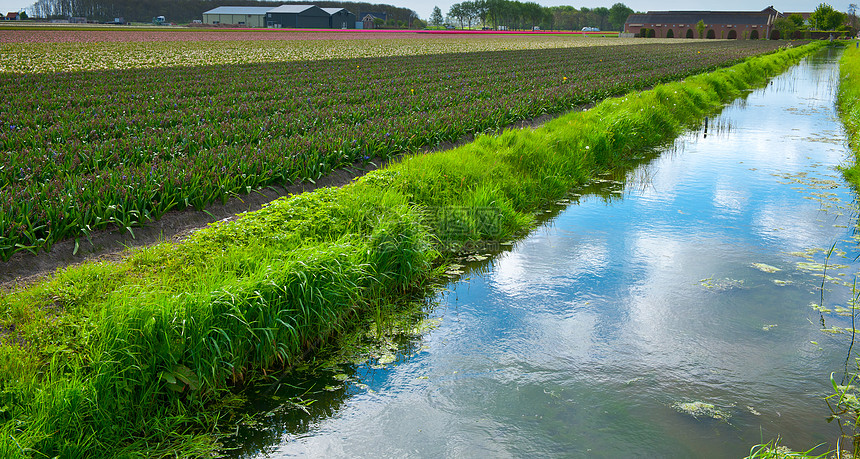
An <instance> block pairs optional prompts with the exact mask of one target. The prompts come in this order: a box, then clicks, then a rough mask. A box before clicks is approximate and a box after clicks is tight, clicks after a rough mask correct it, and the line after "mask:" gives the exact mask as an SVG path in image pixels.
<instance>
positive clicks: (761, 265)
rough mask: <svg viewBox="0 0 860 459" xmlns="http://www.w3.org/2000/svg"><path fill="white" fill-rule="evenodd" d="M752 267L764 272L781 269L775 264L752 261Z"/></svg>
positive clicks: (773, 271)
mask: <svg viewBox="0 0 860 459" xmlns="http://www.w3.org/2000/svg"><path fill="white" fill-rule="evenodd" d="M752 267H753V268H755V269H757V270H759V271H762V272H766V273H775V272H777V271H782V270H781V269H779V268H777V267H776V266H771V265H768V264H764V263H753V264H752Z"/></svg>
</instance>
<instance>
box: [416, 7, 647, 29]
mask: <svg viewBox="0 0 860 459" xmlns="http://www.w3.org/2000/svg"><path fill="white" fill-rule="evenodd" d="M632 13H633V10H632V9H630V8H629V7H627V6H626V5H625V4H623V3H616V4H614V5H612V7H610V8H606V7H602V6H601V7H597V8H586V7H582V8H580V9H576V8H574V7H572V6H551V7H545V6H541V5H539V4H537V3H534V2H519V1H516V0H473V1H465V2H461V3H455V4H454V5H451V8H450V9H449V10H448V14H447V18H446V17H443V15H442V10H441V9H439V7H438V6H437V7H435V8H434V9H433V13H432V14H431V15H430V19H429V23H430V24H431V25H434V26H443V25H455V26H459V27H460V28H472V27H473V26H474V25H482V26H484V27H492V28H498V27H506V28H508V29H511V30H514V29H531V28H532V27H540V28H541V29H545V30H581V29H582V28H583V27H597V28H599V29H600V30H618V31H621V30H623V29H624V22H625V21H626V20H627V16H629V15H630V14H632Z"/></svg>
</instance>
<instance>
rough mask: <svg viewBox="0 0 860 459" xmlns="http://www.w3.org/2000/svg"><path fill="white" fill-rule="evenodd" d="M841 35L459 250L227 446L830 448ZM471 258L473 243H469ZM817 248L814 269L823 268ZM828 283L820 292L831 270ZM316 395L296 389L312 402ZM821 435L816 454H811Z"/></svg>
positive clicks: (285, 449) (838, 300) (648, 451)
mask: <svg viewBox="0 0 860 459" xmlns="http://www.w3.org/2000/svg"><path fill="white" fill-rule="evenodd" d="M837 81H838V63H837V53H836V52H835V51H834V50H832V49H828V50H825V51H823V52H822V53H820V54H816V55H814V56H812V57H810V58H807V59H806V60H804V61H803V62H802V63H800V64H799V65H797V66H795V67H794V68H792V69H790V70H789V71H788V72H786V73H785V74H783V75H781V76H779V77H777V78H775V79H774V80H772V82H771V83H770V84H769V85H768V86H767V87H766V88H762V89H759V90H756V91H753V92H751V93H749V94H748V95H747V97H745V98H742V99H739V100H737V101H736V102H734V103H733V104H731V105H730V106H728V107H726V108H725V109H724V110H723V111H722V112H721V113H720V114H719V115H717V116H713V117H711V119H710V120H708V123H707V129H706V128H705V126H703V127H702V129H700V130H698V131H692V132H689V133H688V134H686V135H684V136H682V137H681V138H679V139H677V140H676V141H675V142H674V144H672V145H670V146H668V147H667V148H666V149H664V150H663V151H660V152H656V154H649V155H646V156H645V157H644V159H643V163H642V165H640V166H639V167H637V168H635V169H634V170H630V171H619V172H618V173H617V174H616V175H614V176H613V175H609V176H603V177H600V179H599V180H597V181H596V182H595V183H593V184H591V185H589V186H588V187H585V188H583V189H581V190H573V191H572V193H571V195H570V197H569V199H570V202H571V203H570V204H569V205H564V206H558V207H557V208H554V209H550V210H549V211H548V212H547V214H546V216H547V220H546V222H545V223H544V224H543V225H542V226H541V227H540V228H538V229H536V230H534V231H533V232H532V233H531V234H530V235H529V236H528V237H527V238H525V239H523V240H520V241H516V242H515V243H514V244H513V246H511V247H510V249H509V250H506V251H503V252H501V253H498V254H495V255H494V256H492V257H489V258H488V259H486V260H476V261H473V262H471V263H466V266H465V267H464V268H463V271H464V272H463V274H462V275H460V276H459V277H458V278H457V279H456V280H455V281H452V283H451V284H449V285H448V286H447V288H446V290H445V291H442V292H440V293H439V294H438V295H437V297H436V298H434V299H433V301H431V305H432V309H431V312H430V318H429V319H428V320H427V321H425V325H427V324H429V325H427V326H424V327H423V328H421V327H420V328H421V329H420V333H418V334H417V335H415V336H413V337H412V338H409V339H405V340H403V341H402V342H400V343H399V346H398V347H391V348H389V352H388V353H383V354H382V355H377V356H376V357H374V358H371V359H369V360H367V359H365V361H361V360H358V361H356V362H354V363H351V364H344V365H340V366H338V367H335V368H332V369H331V370H330V372H328V373H326V374H324V375H322V376H319V375H318V376H319V377H318V378H317V379H316V380H314V381H313V383H307V382H301V381H286V382H285V383H284V386H285V387H289V386H292V388H291V390H292V392H290V391H286V392H284V394H283V395H282V396H275V397H274V402H272V401H271V400H270V401H269V402H268V403H269V405H265V406H263V405H260V406H261V407H262V408H261V409H265V410H268V415H267V416H265V417H264V420H263V421H261V422H258V423H252V424H250V425H246V426H244V427H243V428H242V429H241V432H240V439H241V446H240V448H239V449H238V450H233V451H232V454H233V455H234V456H237V457H287V456H303V457H304V456H311V457H338V456H340V457H343V456H349V457H528V456H540V457H547V456H563V457H615V458H617V457H743V456H745V455H746V454H748V453H749V450H750V447H751V446H752V445H755V444H757V443H760V442H762V441H763V440H764V441H767V440H770V439H773V438H776V437H777V436H780V437H781V438H782V440H781V443H782V444H784V445H787V446H789V447H791V448H793V449H796V450H805V449H808V448H811V447H812V446H815V445H817V444H820V443H825V444H828V445H832V444H833V443H834V442H835V439H836V438H837V435H838V432H839V431H838V427H837V426H836V425H835V423H827V422H825V419H826V417H827V416H828V415H829V414H830V411H829V409H828V407H827V405H826V403H825V402H824V400H823V398H824V397H825V396H827V395H828V394H830V393H831V392H832V388H831V387H830V374H831V373H834V377H835V378H836V380H837V381H841V380H842V378H843V376H844V374H845V370H846V368H848V370H851V369H852V368H853V369H856V366H855V365H854V363H853V356H852V357H851V359H850V360H851V361H850V362H849V363H848V365H847V366H846V357H847V353H848V346H849V343H850V340H851V336H850V334H847V333H845V332H844V330H843V329H845V328H850V327H851V314H852V310H851V309H850V304H851V299H852V286H853V283H854V280H855V276H856V273H857V272H858V267H860V264H858V262H856V261H855V257H856V256H857V255H858V253H860V252H858V250H857V240H856V239H855V226H856V222H855V219H856V215H855V213H856V212H855V209H856V206H857V204H856V202H855V196H854V194H853V193H852V191H851V190H850V189H849V188H848V186H847V185H846V183H845V182H844V181H843V180H842V178H841V175H840V173H839V171H838V170H836V167H837V166H838V165H840V164H843V163H844V162H846V161H847V160H848V157H849V152H848V150H847V147H846V146H845V139H844V137H843V133H842V130H841V126H840V124H839V122H838V120H837V115H836V113H835V109H834V98H835V92H836V89H837ZM478 258H479V259H480V258H483V257H478ZM825 265H826V272H825ZM822 287H823V288H822ZM311 399H313V400H315V402H314V403H313V404H310V405H309V406H307V407H304V406H301V405H302V403H303V401H304V400H311ZM822 452H823V450H822Z"/></svg>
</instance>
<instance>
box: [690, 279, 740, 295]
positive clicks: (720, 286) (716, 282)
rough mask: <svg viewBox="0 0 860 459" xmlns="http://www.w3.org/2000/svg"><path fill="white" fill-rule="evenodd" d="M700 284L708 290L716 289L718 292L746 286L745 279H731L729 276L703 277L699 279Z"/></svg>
mask: <svg viewBox="0 0 860 459" xmlns="http://www.w3.org/2000/svg"><path fill="white" fill-rule="evenodd" d="M699 284H700V285H701V286H702V287H705V288H706V289H708V290H714V291H717V292H722V291H727V290H732V289H740V288H744V287H745V285H744V281H743V280H738V279H731V278H728V277H727V278H723V279H714V278H713V277H709V278H706V279H701V280H700V281H699Z"/></svg>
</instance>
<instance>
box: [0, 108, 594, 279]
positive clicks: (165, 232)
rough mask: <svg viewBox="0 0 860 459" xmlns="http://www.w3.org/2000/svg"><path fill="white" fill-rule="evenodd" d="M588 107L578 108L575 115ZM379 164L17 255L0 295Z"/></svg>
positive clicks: (3, 267) (6, 265)
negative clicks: (68, 269)
mask: <svg viewBox="0 0 860 459" xmlns="http://www.w3.org/2000/svg"><path fill="white" fill-rule="evenodd" d="M588 107H589V106H583V107H579V108H578V110H582V109H586V108H588ZM555 116H557V115H544V116H541V117H539V118H535V119H531V120H525V121H521V122H518V123H515V124H512V125H510V126H508V127H507V128H506V129H521V128H526V127H531V128H534V127H537V126H540V125H542V124H543V123H545V122H547V121H549V120H550V119H552V118H554V117H555ZM473 140H474V136H473V135H469V136H466V137H464V138H462V139H460V140H459V141H458V142H446V143H442V144H439V145H436V146H435V147H433V148H428V149H426V150H424V151H422V152H423V153H429V152H435V151H441V150H446V149H450V148H454V147H456V146H459V145H463V144H466V143H469V142H471V141H473ZM384 164H385V163H384V161H381V160H373V161H370V162H367V163H355V164H353V165H352V166H350V167H346V168H343V169H339V170H336V171H334V172H332V173H330V174H329V175H327V176H325V177H323V178H321V179H320V180H317V181H316V182H315V183H313V182H302V183H299V184H294V185H289V186H285V187H284V186H277V185H272V186H268V187H265V188H262V189H260V190H257V191H254V192H252V193H250V194H246V195H241V196H237V197H234V198H232V199H230V200H229V201H228V202H227V203H226V204H220V203H219V204H213V205H210V206H209V207H207V208H206V210H205V211H197V210H194V209H193V208H188V209H185V210H181V211H172V212H168V213H167V214H165V215H164V216H163V217H162V218H161V219H160V220H158V221H155V222H150V223H147V224H145V225H143V226H140V227H136V228H133V229H132V231H133V232H134V235H132V234H131V233H130V232H128V231H122V232H120V231H99V232H95V233H92V234H91V235H90V237H89V239H88V238H86V237H81V238H79V239H78V241H77V242H78V244H79V246H78V251H77V253H74V252H75V240H74V239H71V240H65V241H60V242H57V243H55V244H54V245H53V246H52V247H51V249H50V250H48V251H40V252H39V253H37V254H35V255H34V254H32V253H29V252H18V253H16V254H15V255H13V256H12V258H11V259H9V261H6V262H0V291H9V290H15V289H17V288H19V287H22V286H26V285H29V284H32V283H34V282H37V281H39V280H41V279H43V278H45V277H49V276H51V275H52V274H53V273H54V272H56V271H57V270H58V269H61V268H65V267H67V266H71V265H75V264H80V263H85V262H91V261H110V260H121V259H122V258H124V257H125V256H126V255H127V253H128V252H127V251H126V249H127V248H130V247H140V246H146V245H151V244H156V243H159V242H164V241H171V242H178V241H181V240H182V239H183V238H185V237H187V236H188V235H189V234H191V233H193V232H194V231H195V230H197V229H200V228H203V227H205V226H207V225H208V224H210V223H213V222H216V221H222V220H223V221H227V220H232V219H235V218H236V216H237V215H238V214H240V213H243V212H252V211H255V210H259V209H260V208H261V207H262V206H263V205H264V204H267V203H269V202H271V201H273V200H275V199H277V198H279V197H282V196H288V195H291V194H298V193H303V192H305V191H312V190H315V189H317V188H321V187H330V186H343V185H346V184H348V183H350V182H351V181H352V180H354V179H355V178H357V177H360V176H362V175H364V174H366V173H367V172H370V171H371V170H374V169H377V168H378V167H380V166H383V165H384Z"/></svg>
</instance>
